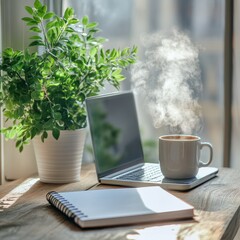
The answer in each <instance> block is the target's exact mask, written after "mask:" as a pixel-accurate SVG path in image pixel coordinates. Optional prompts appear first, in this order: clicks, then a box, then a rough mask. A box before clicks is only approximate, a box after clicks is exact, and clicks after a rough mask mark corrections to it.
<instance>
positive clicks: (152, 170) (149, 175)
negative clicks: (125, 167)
mask: <svg viewBox="0 0 240 240" xmlns="http://www.w3.org/2000/svg"><path fill="white" fill-rule="evenodd" d="M116 179H119V180H132V181H146V182H149V181H151V182H159V181H161V180H162V179H163V175H162V172H161V171H160V167H158V166H157V165H156V164H146V165H144V166H143V167H142V168H139V169H137V170H135V171H132V172H129V173H126V174H123V175H121V176H119V177H117V178H116Z"/></svg>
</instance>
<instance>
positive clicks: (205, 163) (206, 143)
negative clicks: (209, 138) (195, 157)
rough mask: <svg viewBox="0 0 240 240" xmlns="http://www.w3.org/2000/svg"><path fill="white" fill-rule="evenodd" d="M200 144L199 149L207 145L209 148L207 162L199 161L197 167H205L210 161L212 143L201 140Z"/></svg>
mask: <svg viewBox="0 0 240 240" xmlns="http://www.w3.org/2000/svg"><path fill="white" fill-rule="evenodd" d="M200 144H201V146H200V149H202V148H203V147H208V148H209V150H210V157H209V160H208V162H202V161H199V167H206V166H208V165H209V164H210V163H211V162H212V157H213V147H212V145H211V144H210V143H208V142H201V143H200Z"/></svg>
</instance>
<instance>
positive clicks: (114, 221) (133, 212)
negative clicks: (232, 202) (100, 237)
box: [46, 186, 194, 228]
mask: <svg viewBox="0 0 240 240" xmlns="http://www.w3.org/2000/svg"><path fill="white" fill-rule="evenodd" d="M46 198H47V200H48V201H49V203H50V204H51V205H53V206H54V207H55V208H57V209H59V210H60V211H61V212H62V213H64V214H65V215H66V216H67V217H69V218H70V219H72V220H73V221H74V222H75V223H76V224H77V225H78V226H80V227H81V228H93V227H104V226H115V225H127V224H137V223H147V222H153V221H159V222H161V221H170V220H179V219H186V218H192V217H193V215H194V208H193V206H191V205H189V204H187V203H186V202H184V201H182V200H181V199H179V198H177V197H175V196H174V195H172V194H170V193H168V192H167V191H166V190H164V189H162V188H161V187H159V186H153V187H140V188H119V189H100V190H88V191H75V192H49V193H48V194H47V195H46Z"/></svg>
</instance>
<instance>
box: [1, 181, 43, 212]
mask: <svg viewBox="0 0 240 240" xmlns="http://www.w3.org/2000/svg"><path fill="white" fill-rule="evenodd" d="M37 181H39V178H28V179H26V180H25V181H24V182H22V183H21V184H20V185H19V186H17V187H15V188H14V189H13V190H11V191H10V192H9V193H8V194H6V195H5V196H4V197H3V198H1V199H0V212H3V211H4V209H7V208H9V207H11V206H12V205H13V204H14V203H15V202H16V201H17V200H18V199H19V198H20V197H21V196H22V195H23V194H24V193H26V192H27V191H28V190H29V189H30V188H31V187H32V186H33V185H34V184H35V183H36V182H37Z"/></svg>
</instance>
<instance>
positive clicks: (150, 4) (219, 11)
mask: <svg viewBox="0 0 240 240" xmlns="http://www.w3.org/2000/svg"><path fill="white" fill-rule="evenodd" d="M44 2H45V3H47V4H48V6H49V8H50V9H51V10H53V11H55V12H58V13H59V14H61V13H62V12H63V11H64V9H66V7H69V6H71V7H73V8H74V9H75V13H76V16H77V17H78V18H81V17H83V16H84V15H88V16H89V19H90V21H96V22H98V23H99V28H100V29H101V32H100V34H99V35H102V36H103V37H106V38H108V40H109V41H108V42H107V43H106V44H105V45H104V46H105V48H113V47H114V48H124V47H130V46H133V45H136V46H138V49H139V52H138V61H139V62H141V63H143V64H144V63H146V62H147V61H148V60H149V59H148V57H149V56H147V55H146V42H147V41H153V42H154V40H152V37H153V36H160V39H162V38H163V37H162V36H164V38H165V39H171V37H172V36H173V35H174V34H173V33H174V31H177V33H178V34H179V35H180V36H182V38H185V39H187V41H190V44H191V46H193V49H195V51H196V52H197V60H196V59H195V60H196V62H195V63H196V66H197V67H199V75H197V77H196V81H198V83H199V84H196V85H195V88H197V89H193V92H195V93H196V94H195V95H194V94H193V98H194V99H195V100H196V101H197V102H198V103H199V105H200V106H201V118H200V122H201V128H199V129H197V130H195V131H194V132H193V133H194V134H197V135H199V136H200V137H201V138H202V140H203V141H208V142H211V143H212V145H213V148H214V160H213V163H212V165H213V166H217V167H221V166H223V162H224V121H225V116H224V114H225V111H224V97H225V95H224V84H225V82H224V56H225V55H224V50H225V48H224V46H225V45H224V44H225V30H226V28H227V27H228V26H227V25H226V24H225V19H226V15H225V13H226V6H225V1H224V0H211V1H209V0H202V1H197V0H168V1H164V0H151V1H149V0H141V1H139V0H121V1H119V0H62V1H61V0H57V1H50V0H49V1H44ZM28 4H30V5H31V4H33V1H30V0H29V1H27V0H10V1H9V0H2V1H1V19H2V20H1V21H2V31H1V33H2V34H1V40H2V44H1V45H2V48H5V47H13V48H15V49H21V48H23V47H26V45H27V44H28V32H27V29H26V27H25V26H24V25H23V23H22V21H21V17H23V16H25V15H26V13H25V10H24V6H25V5H28ZM239 5H240V4H239V1H238V0H235V1H234V15H233V16H234V35H233V37H234V52H233V91H232V95H231V96H230V97H231V99H232V110H231V112H232V115H231V117H232V137H231V139H232V141H231V143H232V144H231V157H230V166H231V167H240V162H239V159H238V156H239V155H240V154H239V147H238V146H239V142H240V137H239V136H240V126H239V124H240V120H239V119H240V112H239V109H240V99H239V94H238V89H240V88H239V87H240V86H239V85H240V83H239V81H240V80H239V79H240V78H239V76H240V67H239V66H240V56H239V54H240V46H239V43H240V41H239V36H240V27H239V24H240V19H239V18H240V17H239V16H240V14H239V10H238V9H240V6H239ZM153 42H152V43H153ZM185 43H186V41H185ZM150 47H151V46H150ZM155 47H157V46H156V44H155ZM185 47H187V46H186V45H185ZM196 49H197V50H196ZM153 50H154V48H153ZM229 51H231V49H229ZM187 63H188V62H187ZM189 65H190V66H188V67H189V69H191V64H189ZM236 66H238V68H237V67H236ZM178 67H179V68H181V66H178ZM150 71H151V69H150ZM151 74H152V75H151V79H154V72H151ZM125 76H126V80H125V81H123V83H122V86H121V90H129V89H133V90H135V89H134V88H135V87H134V86H135V85H134V84H133V78H134V77H133V74H131V69H127V70H126V71H125ZM157 78H158V76H157V75H156V79H157ZM169 81H171V79H169ZM151 84H153V85H152V86H151V87H152V89H154V88H155V87H154V84H156V89H158V86H157V84H158V82H157V81H156V82H154V81H153V80H151ZM111 91H114V90H113V89H112V88H109V87H108V86H106V89H105V90H104V91H103V92H102V93H106V92H111ZM148 94H151V92H149V93H148ZM154 94H156V93H154ZM159 94H161V93H159ZM178 94H180V95H181V93H178ZM135 96H136V103H137V109H138V117H139V124H140V129H141V135H142V142H143V147H144V153H145V158H146V161H150V162H156V161H158V149H157V146H158V137H159V136H160V135H162V134H169V133H172V132H171V131H173V129H171V128H169V127H167V126H164V125H163V126H160V127H159V128H155V127H154V122H153V119H152V116H151V114H150V112H149V108H148V107H147V105H146V104H147V103H146V101H147V100H146V98H144V97H143V96H142V94H141V90H139V89H138V91H136V95H135ZM160 100H161V99H160ZM183 115H184V112H183ZM184 121H186V122H188V121H189V119H188V118H184ZM1 146H2V148H1V157H2V162H3V160H4V167H3V163H2V171H3V170H4V175H5V176H6V177H7V178H8V179H12V178H16V177H20V176H22V175H26V174H29V173H31V172H34V171H35V170H36V166H35V161H34V156H33V152H32V148H31V146H29V147H28V148H26V150H25V152H23V154H19V153H18V152H17V150H15V148H14V144H12V143H11V142H10V141H9V142H7V143H6V142H3V141H2V145H1ZM207 154H208V152H204V153H203V157H204V156H205V155H207ZM84 160H85V161H93V155H92V154H91V141H90V136H88V139H87V143H86V147H85V154H84ZM20 165H21V166H20ZM21 169H22V170H21Z"/></svg>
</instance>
